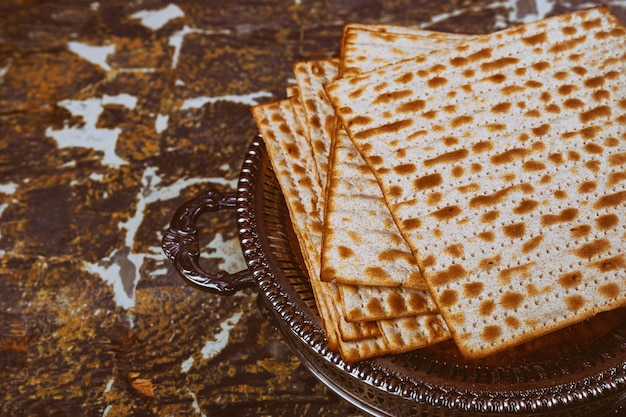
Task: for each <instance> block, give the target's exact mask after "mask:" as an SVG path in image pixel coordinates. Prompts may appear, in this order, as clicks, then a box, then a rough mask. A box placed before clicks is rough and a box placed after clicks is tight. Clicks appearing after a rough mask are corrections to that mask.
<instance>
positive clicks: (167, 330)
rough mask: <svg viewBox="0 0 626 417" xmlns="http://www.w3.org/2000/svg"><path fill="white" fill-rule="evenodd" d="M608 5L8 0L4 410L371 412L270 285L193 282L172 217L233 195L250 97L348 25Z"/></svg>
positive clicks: (230, 239)
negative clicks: (224, 287)
mask: <svg viewBox="0 0 626 417" xmlns="http://www.w3.org/2000/svg"><path fill="white" fill-rule="evenodd" d="M592 3H595V2H589V1H579V0H571V1H560V0H554V1H550V0H545V1H544V0H517V1H516V0H508V1H488V0H487V1H473V0H463V1H461V0H439V1H430V0H393V1H383V0H364V1H357V0H325V1H311V0H301V1H297V0H265V1H253V0H219V1H218V0H204V1H201V0H172V1H171V2H168V1H166V0H146V1H119V0H110V1H109V0H102V1H99V2H95V1H81V0H63V1H61V0H50V1H41V0H2V1H0V415H1V416H72V417H75V416H107V417H117V416H152V415H154V416H224V415H228V416H233V417H234V416H357V415H361V413H360V412H359V411H357V410H356V409H354V408H353V407H351V406H350V405H348V404H346V403H344V402H341V401H339V400H338V399H337V397H336V396H334V394H332V393H331V392H330V391H329V390H328V389H326V388H325V387H324V386H323V385H322V384H321V383H319V382H317V381H316V379H315V378H314V377H313V376H311V375H310V374H309V373H308V372H307V371H306V370H305V369H304V368H303V367H302V366H301V365H300V364H299V361H298V359H297V358H296V357H295V355H294V354H293V353H292V352H290V351H289V349H288V347H287V345H286V344H285V343H284V342H283V341H282V340H281V339H280V337H279V336H278V334H277V332H276V331H275V330H274V329H273V327H272V326H271V324H270V323H269V322H268V321H267V320H266V318H265V317H264V316H263V314H262V313H261V312H260V311H259V310H258V309H257V307H256V304H255V297H256V294H255V291H254V290H246V291H243V292H241V293H239V294H238V295H236V296H232V297H220V296H215V295H210V294H204V293H200V292H198V291H196V290H194V289H192V288H189V287H187V286H185V285H184V284H183V283H182V281H181V280H180V279H179V278H178V277H177V275H176V274H175V272H174V271H173V269H172V268H171V266H170V265H169V264H168V262H167V261H166V260H165V257H164V255H163V254H162V252H161V251H160V240H161V236H162V232H163V230H164V229H165V228H166V227H167V225H168V223H169V220H170V217H171V215H172V214H173V212H174V210H175V209H176V208H177V207H178V206H179V205H181V204H182V203H183V202H184V201H185V200H187V199H189V198H191V197H193V196H195V195H197V194H198V193H200V192H202V191H203V190H207V189H209V188H212V187H217V188H218V189H221V190H224V191H229V190H232V188H233V187H234V185H235V184H236V179H237V177H238V173H239V168H240V164H241V160H242V158H243V156H244V154H245V151H246V149H247V146H248V143H249V141H250V139H251V138H252V137H253V135H254V134H255V126H254V123H253V120H252V117H251V115H250V112H249V106H250V104H254V103H258V102H262V101H268V100H275V99H279V98H282V97H283V94H284V90H285V86H286V85H287V84H289V83H290V82H293V75H292V73H291V62H293V61H297V60H304V59H314V58H322V57H327V56H332V55H336V53H337V51H338V47H339V36H340V33H341V28H342V24H343V23H344V22H346V21H360V22H377V23H381V22H383V23H395V24H407V25H416V26H420V27H423V28H427V29H433V30H441V31H449V32H464V33H484V32H489V31H493V30H498V29H502V28H504V27H507V26H510V25H513V24H516V23H520V22H523V21H528V20H534V19H536V18H539V17H543V16H546V15H552V14H558V13H562V12H564V11H567V10H572V9H576V8H579V7H583V6H585V7H586V6H588V5H590V4H592ZM598 3H599V2H598ZM609 5H610V6H611V8H612V9H613V11H614V12H616V13H617V14H618V16H619V17H620V18H621V19H622V21H626V5H625V4H624V2H622V1H619V0H614V1H612V2H609ZM148 11H151V12H153V13H156V15H157V16H161V19H162V20H163V21H162V22H161V26H160V27H157V26H158V25H153V26H151V24H150V22H149V21H148V20H147V18H146V20H144V19H143V17H145V16H149V14H145V13H146V12H148ZM166 12H169V18H165V19H164V18H163V16H166ZM89 46H91V47H95V49H88V47H89ZM87 51H91V52H87ZM233 216H234V214H233V213H231V212H220V213H218V214H216V215H211V216H205V217H206V218H203V221H202V236H203V242H204V243H205V246H206V247H205V248H204V255H203V259H204V262H205V265H206V267H207V268H214V269H217V268H228V269H235V270H236V269H241V268H243V261H242V258H241V254H240V253H238V252H237V251H238V246H237V245H238V243H237V240H236V223H235V220H234V217H233Z"/></svg>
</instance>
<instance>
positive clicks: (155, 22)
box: [130, 4, 185, 30]
mask: <svg viewBox="0 0 626 417" xmlns="http://www.w3.org/2000/svg"><path fill="white" fill-rule="evenodd" d="M184 16H185V13H184V12H183V11H182V9H181V8H180V7H178V6H177V5H175V4H168V5H167V6H166V7H164V8H162V9H159V10H141V11H139V12H136V13H134V14H132V15H131V16H130V17H131V18H132V19H139V20H140V21H141V24H142V25H144V26H145V27H147V28H149V29H152V30H159V29H161V28H162V27H163V26H165V25H166V24H167V23H168V22H170V21H172V20H175V19H178V18H179V17H184Z"/></svg>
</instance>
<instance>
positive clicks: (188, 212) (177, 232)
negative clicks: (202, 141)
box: [162, 189, 255, 295]
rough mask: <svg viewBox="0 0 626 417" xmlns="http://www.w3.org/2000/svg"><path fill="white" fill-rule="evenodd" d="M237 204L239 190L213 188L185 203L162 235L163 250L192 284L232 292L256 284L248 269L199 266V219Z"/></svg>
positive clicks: (204, 288)
mask: <svg viewBox="0 0 626 417" xmlns="http://www.w3.org/2000/svg"><path fill="white" fill-rule="evenodd" d="M236 207H237V193H235V192H229V193H222V192H220V191H218V190H215V189H211V190H209V191H207V192H206V193H203V194H201V195H198V196H197V197H195V198H193V199H191V200H189V201H187V202H185V203H184V204H183V205H182V206H180V208H179V209H178V210H176V213H174V216H173V217H172V220H171V222H170V227H169V228H168V229H167V230H166V232H165V234H164V235H163V242H162V246H163V251H164V252H165V255H166V256H167V257H168V258H169V259H170V261H171V262H172V263H173V265H174V268H175V269H176V272H178V274H179V275H180V276H181V278H182V279H183V280H184V281H185V282H186V283H187V284H189V285H191V286H192V287H194V288H197V289H199V290H202V291H208V292H211V293H214V294H219V295H230V294H233V293H235V292H236V291H238V290H240V289H243V288H246V287H250V286H252V285H254V282H255V281H254V278H253V277H252V274H251V273H250V271H249V270H248V269H244V270H242V271H239V272H235V273H229V272H226V271H218V272H217V273H215V274H213V273H210V272H207V271H205V270H204V269H203V268H202V267H201V266H200V263H199V261H200V246H199V240H198V227H197V221H198V218H199V217H200V215H202V214H203V213H206V212H216V211H218V210H223V209H234V208H236Z"/></svg>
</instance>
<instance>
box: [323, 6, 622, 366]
mask: <svg viewBox="0 0 626 417" xmlns="http://www.w3.org/2000/svg"><path fill="white" fill-rule="evenodd" d="M625 33H626V32H625V30H624V27H623V25H622V24H621V23H620V22H619V21H618V20H617V19H616V18H615V17H614V16H613V15H612V14H611V13H610V12H609V11H608V9H607V8H604V7H599V8H594V9H590V10H585V11H580V12H575V13H571V14H567V15H562V16H558V17H555V18H549V19H544V20H541V21H538V22H533V23H529V24H526V25H522V26H519V27H516V28H512V29H508V30H504V31H501V32H498V33H494V34H490V35H485V36H481V37H479V38H477V39H474V40H472V41H471V42H465V43H460V44H458V45H457V46H455V47H452V48H448V49H444V50H441V51H437V52H433V53H431V54H427V55H423V56H420V57H416V58H414V59H410V60H407V61H404V62H402V63H399V64H397V65H391V66H388V67H383V68H381V69H379V70H375V71H372V72H370V73H367V74H363V75H358V76H355V77H351V78H349V79H346V80H338V81H337V82H334V83H332V84H330V85H328V86H327V92H328V95H329V97H330V99H331V101H332V102H333V104H334V106H335V108H336V110H337V112H338V114H339V116H340V118H341V120H342V123H343V125H344V126H345V127H346V128H347V130H348V133H349V135H350V137H351V139H352V141H353V143H354V144H355V145H356V146H357V148H358V149H359V151H360V153H361V154H362V155H363V156H364V157H365V160H366V162H367V164H368V166H369V167H370V168H371V169H372V171H373V172H374V174H375V175H376V177H377V179H378V181H379V183H380V185H381V188H382V190H383V193H384V196H385V200H386V202H387V204H388V206H389V207H390V209H391V212H392V213H393V215H394V218H395V221H396V223H397V224H398V225H399V226H400V229H401V231H402V233H403V236H404V237H405V238H406V240H407V241H408V243H409V245H410V247H411V249H412V251H413V253H414V254H415V255H416V257H417V259H418V262H419V264H420V267H421V269H422V271H423V272H424V276H425V278H426V280H427V282H428V284H429V287H430V288H431V290H432V293H433V295H434V297H435V299H436V301H437V304H438V306H439V308H440V310H441V312H442V314H443V316H444V318H445V319H446V322H447V324H448V326H449V327H450V330H451V332H452V334H453V337H454V340H455V342H456V344H457V346H458V347H459V349H460V350H461V352H462V353H463V354H464V355H466V356H467V357H482V356H485V355H488V354H491V353H494V352H497V351H500V350H502V349H505V348H507V347H510V346H513V345H516V344H519V343H521V342H524V341H526V340H529V339H530V338H534V337H537V336H539V335H542V334H545V333H547V332H550V331H553V330H556V329H558V328H561V327H564V326H566V325H569V324H573V323H575V322H578V321H581V320H583V319H585V318H588V317H591V316H593V315H595V314H597V313H598V312H600V311H605V310H610V309H613V308H616V307H620V306H623V305H624V303H625V302H626V283H625V280H624V278H623V277H624V269H626V257H625V255H624V244H623V241H624V238H625V237H626V220H625V219H624V215H623V212H624V209H625V208H626V207H625V204H626V181H624V180H625V179H626V145H624V144H625V143H626V142H625V140H626V71H625V69H626V68H625V65H626V42H625V40H626V39H625Z"/></svg>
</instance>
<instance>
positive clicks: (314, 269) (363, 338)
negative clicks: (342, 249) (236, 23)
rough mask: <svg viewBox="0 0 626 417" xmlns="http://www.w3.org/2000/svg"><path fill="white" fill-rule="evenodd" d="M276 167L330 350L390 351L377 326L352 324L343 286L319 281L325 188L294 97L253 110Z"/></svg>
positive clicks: (357, 354) (355, 353) (354, 353)
mask: <svg viewBox="0 0 626 417" xmlns="http://www.w3.org/2000/svg"><path fill="white" fill-rule="evenodd" d="M252 114H253V116H254V119H255V121H256V123H257V125H258V128H259V131H260V133H261V135H262V136H263V137H264V141H265V144H266V147H267V150H268V155H269V157H270V160H271V163H272V167H273V168H274V172H275V174H276V177H277V179H278V181H279V184H280V186H281V189H282V191H283V195H284V196H285V200H286V202H287V207H288V210H289V215H290V217H291V222H292V225H293V227H294V231H295V233H296V236H297V238H298V242H299V244H300V247H301V250H302V255H303V258H304V261H305V264H306V265H305V266H306V268H307V271H308V273H309V277H310V280H311V286H312V289H313V292H314V296H315V300H316V304H317V307H318V310H319V313H320V318H321V321H322V326H323V327H324V330H325V333H326V336H327V339H328V344H329V347H330V348H331V349H333V350H336V351H338V352H339V353H340V354H341V356H342V358H344V360H346V361H349V362H353V361H356V360H360V359H365V358H368V357H372V356H378V355H381V354H384V353H387V352H388V351H389V350H388V348H387V347H386V345H385V342H384V339H383V338H382V336H381V334H380V331H379V329H378V325H377V323H371V322H355V323H349V322H347V321H346V320H345V319H344V318H343V316H342V312H343V311H342V309H341V307H340V297H339V292H338V288H337V285H336V284H334V283H325V282H322V281H321V280H320V279H319V270H320V258H319V254H320V248H321V230H322V229H321V221H320V219H319V210H318V198H319V197H320V185H319V182H317V181H316V180H315V176H314V172H315V167H314V163H313V160H312V158H311V157H310V155H311V153H312V151H311V150H310V148H308V146H309V145H308V141H307V140H306V138H305V136H304V135H303V133H302V130H301V129H300V128H299V125H298V122H297V119H296V116H295V111H294V109H293V102H292V101H291V100H290V99H285V100H280V101H276V102H271V103H265V104H261V105H258V106H255V107H253V108H252Z"/></svg>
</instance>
